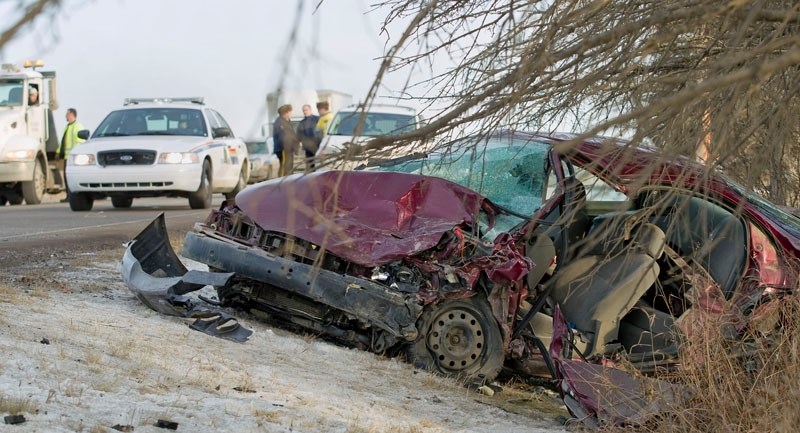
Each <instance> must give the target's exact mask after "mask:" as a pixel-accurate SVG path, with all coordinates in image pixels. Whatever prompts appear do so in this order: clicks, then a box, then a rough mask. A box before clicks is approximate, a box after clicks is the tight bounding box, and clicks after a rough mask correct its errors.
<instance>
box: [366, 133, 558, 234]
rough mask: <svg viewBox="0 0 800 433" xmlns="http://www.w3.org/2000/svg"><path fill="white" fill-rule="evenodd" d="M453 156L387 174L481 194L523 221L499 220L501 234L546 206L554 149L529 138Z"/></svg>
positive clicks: (465, 147)
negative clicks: (443, 183)
mask: <svg viewBox="0 0 800 433" xmlns="http://www.w3.org/2000/svg"><path fill="white" fill-rule="evenodd" d="M450 148H451V149H453V150H451V151H450V152H447V153H438V154H431V155H430V156H429V157H428V158H424V159H417V160H412V161H406V162H400V163H397V164H394V165H384V166H382V167H381V168H380V170H382V171H401V172H405V173H416V174H423V175H427V176H436V177H441V178H444V179H447V180H449V181H451V182H455V183H457V184H459V185H462V186H465V187H467V188H470V189H472V190H473V191H475V192H478V193H479V194H481V195H482V196H484V197H486V198H488V199H489V200H490V201H491V202H492V203H495V204H497V205H499V206H500V207H502V208H504V209H507V210H509V211H511V212H513V213H514V214H517V215H502V216H498V220H497V222H496V229H497V230H501V231H507V230H510V229H511V228H512V227H513V226H515V225H517V224H518V223H520V222H521V221H522V220H523V218H522V217H523V216H524V217H530V216H531V215H533V213H534V212H535V211H536V210H537V209H539V207H540V206H541V205H542V193H543V185H544V176H545V171H544V161H545V158H546V157H547V153H548V151H549V149H550V145H549V144H547V143H543V142H540V141H534V140H532V139H531V138H530V137H527V136H512V135H508V134H506V135H503V136H493V137H490V138H488V139H487V138H482V139H480V141H475V139H471V140H469V139H468V140H463V141H460V142H456V143H454V144H453V145H452V146H450Z"/></svg>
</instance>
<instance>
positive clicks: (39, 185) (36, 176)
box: [22, 158, 47, 204]
mask: <svg viewBox="0 0 800 433" xmlns="http://www.w3.org/2000/svg"><path fill="white" fill-rule="evenodd" d="M46 187H47V178H46V177H45V171H44V162H43V161H42V159H41V158H38V159H36V164H35V165H34V166H33V180H30V181H28V182H22V197H24V198H25V203H28V204H39V203H41V202H42V198H44V194H45V188H46Z"/></svg>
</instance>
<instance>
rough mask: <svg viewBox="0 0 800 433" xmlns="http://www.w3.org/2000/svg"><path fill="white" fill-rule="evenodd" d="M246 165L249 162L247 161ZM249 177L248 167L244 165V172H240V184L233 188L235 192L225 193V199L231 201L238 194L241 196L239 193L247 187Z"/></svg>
mask: <svg viewBox="0 0 800 433" xmlns="http://www.w3.org/2000/svg"><path fill="white" fill-rule="evenodd" d="M244 163H245V164H247V161H245V162H244ZM248 177H249V176H248V173H247V166H245V165H242V170H241V171H240V172H239V182H238V183H237V184H236V186H235V187H233V191H231V192H228V193H225V198H226V199H228V200H230V199H232V198H234V197H236V194H239V191H241V190H243V189H244V188H245V187H246V186H247V178H248Z"/></svg>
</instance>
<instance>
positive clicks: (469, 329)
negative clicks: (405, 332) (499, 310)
mask: <svg viewBox="0 0 800 433" xmlns="http://www.w3.org/2000/svg"><path fill="white" fill-rule="evenodd" d="M417 329H418V330H419V334H420V337H419V338H418V339H417V341H416V342H414V343H412V344H411V346H410V347H409V348H408V352H407V355H408V357H409V358H410V359H409V360H410V361H412V362H413V363H414V365H415V366H416V367H418V368H424V369H428V370H434V371H438V372H440V373H443V374H446V375H448V376H462V377H464V376H466V377H483V378H485V379H486V380H492V379H494V378H495V377H496V376H497V374H498V373H500V369H501V368H502V367H503V362H504V361H505V353H503V337H502V335H501V334H500V327H499V325H498V324H497V320H495V318H494V316H493V315H492V311H491V308H490V307H489V303H488V301H487V300H486V297H485V296H483V295H478V296H473V297H471V298H466V299H457V300H449V301H443V302H441V303H439V304H436V305H428V306H426V307H425V310H424V311H423V313H422V316H420V319H419V320H418V321H417Z"/></svg>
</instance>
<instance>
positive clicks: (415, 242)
mask: <svg viewBox="0 0 800 433" xmlns="http://www.w3.org/2000/svg"><path fill="white" fill-rule="evenodd" d="M236 205H237V206H238V207H239V208H240V209H241V210H242V211H243V212H244V213H245V214H247V215H248V216H249V217H250V218H252V219H253V221H255V222H256V224H258V225H259V226H261V228H263V229H264V230H268V231H277V232H282V233H286V234H289V235H292V236H295V237H298V238H301V239H305V240H307V241H310V242H313V243H315V244H317V245H320V246H321V247H322V248H325V249H327V250H328V251H330V252H332V253H333V254H336V255H338V256H339V257H342V258H344V259H346V260H349V261H352V262H355V263H358V264H361V265H364V266H378V265H381V264H385V263H389V262H392V261H395V260H398V259H401V258H404V257H407V256H410V255H414V254H417V253H419V252H422V251H425V250H428V249H430V248H432V247H434V246H436V244H437V243H438V242H439V240H440V239H441V238H442V235H443V234H444V233H445V232H447V231H448V230H451V229H453V227H455V226H457V225H460V224H464V223H466V224H468V225H470V226H475V223H476V219H477V218H478V214H479V212H480V211H481V209H483V210H485V211H486V212H487V214H488V218H490V219H491V218H492V216H493V215H494V213H495V212H496V210H495V209H496V208H495V207H494V206H493V205H492V204H491V203H489V202H488V201H487V200H486V199H485V198H484V197H482V196H481V195H479V194H477V193H475V192H473V191H471V190H469V189H467V188H464V187H462V186H460V185H458V184H455V183H452V182H449V181H446V180H444V179H440V178H435V177H428V176H420V175H414V174H406V173H389V172H353V171H325V172H319V173H314V174H310V175H294V176H290V177H286V178H282V179H276V180H273V181H269V182H264V183H260V184H258V185H254V186H251V187H248V188H247V189H245V190H244V191H242V192H241V193H239V194H238V195H237V196H236Z"/></svg>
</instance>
